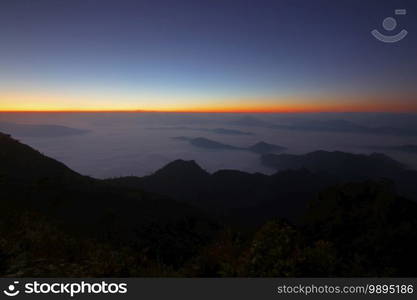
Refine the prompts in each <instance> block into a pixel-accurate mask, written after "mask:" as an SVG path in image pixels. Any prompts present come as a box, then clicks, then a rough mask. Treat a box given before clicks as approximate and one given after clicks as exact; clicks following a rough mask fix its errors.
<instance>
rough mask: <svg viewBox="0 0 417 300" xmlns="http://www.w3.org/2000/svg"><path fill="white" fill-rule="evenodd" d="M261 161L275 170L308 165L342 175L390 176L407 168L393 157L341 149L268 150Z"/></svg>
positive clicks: (311, 169)
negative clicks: (276, 151) (279, 151)
mask: <svg viewBox="0 0 417 300" xmlns="http://www.w3.org/2000/svg"><path fill="white" fill-rule="evenodd" d="M261 160H262V163H263V164H264V165H266V166H269V167H272V168H274V169H276V170H288V169H295V170H297V169H302V168H306V169H308V170H310V171H312V172H326V173H330V174H332V175H337V176H343V177H349V176H351V177H356V178H361V177H374V176H381V177H384V176H389V175H390V174H392V172H399V171H403V170H404V166H403V165H402V164H400V163H399V162H397V161H395V160H393V159H391V158H390V157H388V156H386V155H384V154H379V153H373V154H371V155H364V154H352V153H346V152H340V151H334V152H328V151H315V152H311V153H307V154H304V155H294V154H266V155H263V156H262V157H261Z"/></svg>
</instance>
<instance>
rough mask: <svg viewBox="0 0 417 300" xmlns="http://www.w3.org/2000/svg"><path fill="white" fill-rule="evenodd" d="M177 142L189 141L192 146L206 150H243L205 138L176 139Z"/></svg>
mask: <svg viewBox="0 0 417 300" xmlns="http://www.w3.org/2000/svg"><path fill="white" fill-rule="evenodd" d="M174 139H176V140H182V141H188V142H189V143H190V144H191V145H193V146H195V147H199V148H204V149H213V150H214V149H215V150H241V148H239V147H234V146H231V145H227V144H223V143H219V142H216V141H213V140H210V139H206V138H203V137H197V138H189V137H175V138H174Z"/></svg>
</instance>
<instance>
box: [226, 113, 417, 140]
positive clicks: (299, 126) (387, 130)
mask: <svg viewBox="0 0 417 300" xmlns="http://www.w3.org/2000/svg"><path fill="white" fill-rule="evenodd" d="M232 123H233V124H235V125H240V126H250V127H262V128H269V129H283V130H297V131H318V132H344V133H358V134H374V135H393V136H417V129H413V128H396V127H389V126H379V127H369V126H364V125H359V124H356V123H354V122H351V121H347V120H343V119H335V120H302V121H296V122H292V123H289V124H274V123H271V122H266V121H263V120H260V119H257V118H255V117H251V116H245V117H242V118H240V119H238V120H235V121H233V122H232Z"/></svg>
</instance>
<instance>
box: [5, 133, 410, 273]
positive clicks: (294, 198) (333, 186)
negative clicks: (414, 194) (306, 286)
mask: <svg viewBox="0 0 417 300" xmlns="http://www.w3.org/2000/svg"><path fill="white" fill-rule="evenodd" d="M337 182H339V180H338V179H335V176H333V175H331V174H330V175H329V174H325V173H323V172H312V171H307V170H292V171H291V170H290V171H285V172H279V173H277V174H275V175H272V176H266V175H262V174H247V173H243V172H239V171H232V170H225V171H219V172H216V173H214V174H209V173H207V172H206V171H204V170H203V169H201V168H200V167H199V166H198V165H197V164H196V163H195V162H186V161H175V162H172V163H171V164H169V165H167V166H166V167H164V168H162V169H161V170H159V171H157V172H156V173H155V174H153V175H151V176H148V177H144V178H135V177H130V178H121V179H117V180H107V181H101V180H96V179H93V178H89V177H85V176H82V175H80V174H78V173H76V172H73V171H72V170H70V169H68V168H67V167H66V166H65V165H63V164H61V163H59V162H57V161H55V160H53V159H50V158H48V157H45V156H43V155H42V154H40V153H39V152H37V151H35V150H33V149H32V148H30V147H28V146H25V145H23V144H21V143H19V142H18V141H16V140H14V139H12V138H11V137H9V136H7V135H3V134H0V206H1V207H0V208H1V209H0V275H1V276H10V277H20V276H33V277H45V276H68V277H71V276H72V277H85V276H112V277H120V276H192V277H205V276H215V277H222V276H244V277H246V276H249V277H258V276H261V277H263V276H303V277H305V276H416V275H417V271H416V270H417V263H416V262H415V259H414V256H415V252H416V251H417V245H416V243H417V242H416V241H417V236H416V234H417V204H416V203H415V202H413V201H409V200H407V199H405V198H402V197H399V196H398V195H397V194H396V191H395V187H394V185H393V183H392V182H391V181H388V180H380V179H379V180H367V181H362V182H356V183H337ZM161 195H165V196H161ZM172 199H174V200H172ZM182 202H188V204H182ZM190 204H194V205H193V206H190ZM197 206H199V207H201V208H204V210H205V211H206V212H205V213H202V212H201V211H200V210H199V209H196V208H194V207H197ZM208 212H215V214H216V215H217V216H219V215H221V216H222V219H221V220H222V224H223V225H221V226H220V225H219V223H218V221H216V222H214V221H213V220H214V217H210V216H208V215H207V214H208ZM216 219H217V218H216ZM284 219H293V220H298V222H297V225H294V224H291V223H290V222H288V221H284ZM217 220H218V219H217ZM237 221H238V222H237ZM237 224H239V226H237Z"/></svg>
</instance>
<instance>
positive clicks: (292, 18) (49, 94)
mask: <svg viewBox="0 0 417 300" xmlns="http://www.w3.org/2000/svg"><path fill="white" fill-rule="evenodd" d="M395 9H407V14H406V15H395V14H394V11H395ZM387 17H394V18H395V19H396V21H397V23H398V24H397V28H396V29H394V30H393V31H391V32H390V31H387V30H385V29H384V28H383V26H382V22H383V20H384V19H385V18H387ZM374 29H378V30H379V31H380V32H381V33H383V34H385V35H394V34H397V33H398V32H400V31H401V30H402V29H406V30H407V31H408V32H409V33H408V35H407V36H406V37H405V38H404V39H403V40H402V41H400V42H398V43H390V44H388V43H383V42H380V41H378V40H376V39H375V38H374V37H373V36H372V35H371V31H372V30H374ZM416 53H417V2H416V1H415V0H409V1H405V0H404V1H401V0H392V1H391V0H384V1H380V0H369V1H364V0H350V1H344V0H340V1H332V0H253V1H250V0H246V1H244V0H239V1H238V0H235V1H232V0H222V1H219V0H211V1H207V0H206V1H199V0H188V1H186V0H175V1H174V0H165V1H162V0H151V1H148V0H146V1H142V0H136V1H133V0H113V1H110V0H71V1H70V0H36V1H33V0H1V1H0V111H84V110H87V111H125V110H126V111H132V110H133V111H142V110H143V111H181V112H210V111H213V112H310V111H311V112H321V111H335V112H342V111H343V112H344V111H388V112H403V111H407V112H410V111H414V112H417V84H416V83H417V82H416V81H417V55H416Z"/></svg>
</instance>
